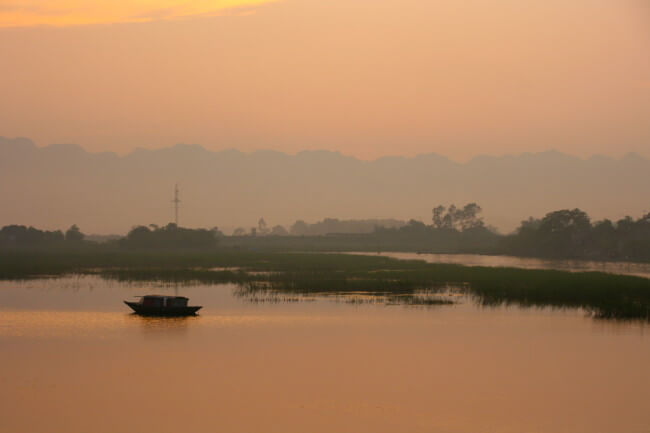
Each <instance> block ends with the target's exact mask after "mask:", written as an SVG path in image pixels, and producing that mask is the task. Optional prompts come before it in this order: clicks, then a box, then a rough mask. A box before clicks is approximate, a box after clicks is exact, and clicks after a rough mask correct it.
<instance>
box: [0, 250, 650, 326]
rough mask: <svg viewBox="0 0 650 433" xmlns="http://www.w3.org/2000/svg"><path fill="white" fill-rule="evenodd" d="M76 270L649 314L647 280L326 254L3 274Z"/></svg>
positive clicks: (177, 258)
mask: <svg viewBox="0 0 650 433" xmlns="http://www.w3.org/2000/svg"><path fill="white" fill-rule="evenodd" d="M213 268H218V269H219V270H211V269H213ZM70 273H79V274H97V275H100V276H102V277H103V278H107V279H114V280H118V281H130V282H133V281H142V282H150V281H159V282H166V283H182V284H192V283H197V284H198V283H200V284H220V283H233V284H237V285H238V287H239V288H240V289H239V290H241V293H242V294H248V296H250V297H251V299H253V297H255V296H257V297H258V298H259V299H266V298H265V297H268V296H274V295H277V296H285V297H287V298H294V297H296V296H317V295H318V296H322V295H341V294H349V293H363V294H366V295H372V296H374V297H376V298H377V299H383V301H384V302H389V303H390V302H397V303H402V304H409V303H411V304H413V305H416V304H419V305H426V303H429V304H430V305H439V304H443V303H447V302H453V301H451V300H449V299H447V298H440V297H438V298H436V297H434V296H432V294H441V293H443V292H445V291H448V290H449V288H450V287H454V288H456V289H455V290H456V291H457V292H459V293H462V294H464V295H467V296H470V297H471V298H472V299H474V300H475V301H476V302H478V303H479V304H481V305H486V306H498V305H518V306H523V307H554V308H582V309H584V310H586V311H588V312H589V313H591V314H592V315H593V316H595V317H599V318H609V319H634V320H645V321H648V320H650V279H647V278H642V277H634V276H624V275H613V274H605V273H601V272H580V273H571V272H563V271H554V270H530V269H516V268H493V267H468V266H461V265H454V264H432V263H425V262H422V261H416V260H413V261H401V260H395V259H391V258H388V257H376V256H361V255H347V254H324V253H304V254H303V253H259V252H246V251H210V252H207V251H199V252H197V251H185V252H184V251H174V252H165V251H122V250H99V249H98V250H92V249H90V250H88V249H85V250H64V251H29V250H14V251H0V278H1V279H22V278H34V277H43V276H56V275H63V274H70ZM425 292H426V293H427V296H426V297H425V298H422V297H421V294H422V293H425ZM418 296H420V297H418Z"/></svg>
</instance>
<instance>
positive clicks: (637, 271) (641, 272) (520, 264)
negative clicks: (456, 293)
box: [350, 252, 650, 278]
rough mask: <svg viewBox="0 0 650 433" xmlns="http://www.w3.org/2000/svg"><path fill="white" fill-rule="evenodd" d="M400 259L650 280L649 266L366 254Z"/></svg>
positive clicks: (461, 256)
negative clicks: (605, 274) (602, 273)
mask: <svg viewBox="0 0 650 433" xmlns="http://www.w3.org/2000/svg"><path fill="white" fill-rule="evenodd" d="M350 254H359V255H380V256H385V257H392V258H395V259H401V260H422V261H425V262H428V263H451V264H457V265H465V266H487V267H512V268H522V269H555V270H559V271H569V272H587V271H597V272H605V273H610V274H621V275H634V276H638V277H645V278H650V263H633V262H600V261H588V260H551V259H537V258H530V257H515V256H491V255H480V254H429V253H397V252H395V253H391V252H387V253H377V254H375V253H365V252H356V253H350Z"/></svg>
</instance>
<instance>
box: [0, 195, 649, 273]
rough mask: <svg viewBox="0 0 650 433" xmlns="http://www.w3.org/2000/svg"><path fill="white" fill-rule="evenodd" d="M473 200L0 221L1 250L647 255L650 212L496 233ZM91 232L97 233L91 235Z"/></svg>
mask: <svg viewBox="0 0 650 433" xmlns="http://www.w3.org/2000/svg"><path fill="white" fill-rule="evenodd" d="M481 212H482V209H481V207H480V206H478V205H477V204H476V203H469V204H467V205H465V206H463V207H458V208H457V207H456V206H454V205H451V206H449V207H448V208H447V207H445V206H437V207H435V208H433V209H432V218H431V224H428V225H427V224H425V223H423V222H421V221H416V220H410V221H408V222H400V221H397V220H347V221H346V220H338V219H334V218H326V219H324V220H323V221H320V222H317V223H314V224H307V223H305V222H304V221H300V220H299V221H296V223H295V224H293V225H292V226H291V227H290V228H289V230H287V229H285V228H284V227H282V226H274V227H270V226H268V225H267V223H266V222H265V220H264V218H260V220H259V221H258V225H257V227H251V228H250V230H245V229H244V228H242V227H239V228H237V229H235V231H234V232H233V234H232V235H231V236H226V235H224V234H223V233H222V232H221V231H220V230H219V229H218V228H217V227H213V228H212V229H190V228H184V227H178V226H177V225H176V224H173V223H170V224H168V225H166V226H157V225H155V224H150V225H148V226H144V225H141V226H135V227H134V228H132V229H131V230H130V231H129V233H128V234H127V235H126V236H124V237H116V238H115V237H110V236H104V237H101V236H89V237H86V236H85V235H84V234H83V233H82V232H81V230H80V229H79V227H77V226H76V225H72V226H71V227H70V228H69V229H68V230H67V231H66V232H65V233H64V232H63V231H60V230H57V231H45V230H39V229H37V228H34V227H26V226H21V225H10V226H5V227H2V228H1V229H0V250H4V249H22V248H27V249H48V250H49V249H53V250H61V249H70V248H81V247H87V248H95V249H99V250H105V251H108V252H110V251H112V250H115V249H117V250H142V249H156V250H159V249H164V250H168V249H169V250H179V249H190V250H215V249H226V250H227V249H233V250H237V249H240V250H251V251H267V252H271V251H273V252H285V251H292V252H306V251H309V252H357V251H358V252H362V251H365V252H414V253H418V252H419V253H438V254H490V255H511V256H518V257H534V258H541V259H578V260H592V261H629V262H639V263H648V262H650V213H647V214H645V215H642V216H641V217H640V218H637V219H634V218H632V217H629V216H628V217H625V218H623V219H620V220H619V221H616V222H612V221H610V220H602V221H596V222H592V221H591V219H590V217H589V216H588V215H587V214H586V213H585V212H583V211H581V210H580V209H573V210H570V209H564V210H558V211H554V212H549V213H547V214H546V215H545V216H544V217H543V218H539V219H538V218H532V217H531V218H529V219H528V220H525V221H522V223H521V225H520V227H519V228H518V229H517V230H516V232H514V233H512V234H507V235H503V234H499V233H497V232H496V230H494V229H492V228H490V227H489V226H487V225H486V223H485V222H484V221H483V218H482V217H481V216H480V214H481ZM90 239H95V240H96V241H93V240H90Z"/></svg>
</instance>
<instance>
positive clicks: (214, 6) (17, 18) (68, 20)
mask: <svg viewBox="0 0 650 433" xmlns="http://www.w3.org/2000/svg"><path fill="white" fill-rule="evenodd" d="M270 1H272V0H194V1H187V0H122V1H109V0H95V1H84V0H62V1H48V0H18V1H9V2H8V4H7V3H6V2H4V4H2V5H0V27H32V26H76V25H89V24H111V23H126V22H147V21H154V20H169V19H179V18H186V17H191V16H211V15H218V14H220V13H223V12H224V11H225V10H232V9H240V8H248V7H250V6H255V5H259V4H262V3H269V2H270Z"/></svg>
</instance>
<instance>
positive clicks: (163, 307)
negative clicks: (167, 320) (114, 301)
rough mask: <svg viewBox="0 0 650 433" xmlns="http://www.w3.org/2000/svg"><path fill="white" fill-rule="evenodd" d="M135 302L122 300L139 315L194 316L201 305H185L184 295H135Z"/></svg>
mask: <svg viewBox="0 0 650 433" xmlns="http://www.w3.org/2000/svg"><path fill="white" fill-rule="evenodd" d="M137 297H138V298H140V299H139V300H138V301H137V302H129V301H124V303H125V304H126V305H128V306H129V307H131V309H133V311H135V314H139V315H141V316H194V315H195V314H196V312H197V311H199V310H200V309H201V308H202V307H201V306H190V305H187V302H188V301H189V299H188V298H186V297H184V296H163V295H145V296H137Z"/></svg>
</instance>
